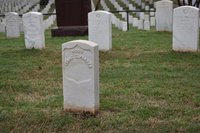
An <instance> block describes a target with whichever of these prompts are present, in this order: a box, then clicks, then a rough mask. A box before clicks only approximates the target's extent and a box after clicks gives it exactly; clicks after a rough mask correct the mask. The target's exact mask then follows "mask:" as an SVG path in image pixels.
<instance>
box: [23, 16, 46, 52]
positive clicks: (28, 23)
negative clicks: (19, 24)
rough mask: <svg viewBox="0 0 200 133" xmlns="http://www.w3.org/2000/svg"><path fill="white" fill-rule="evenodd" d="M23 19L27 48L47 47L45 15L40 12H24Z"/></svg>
mask: <svg viewBox="0 0 200 133" xmlns="http://www.w3.org/2000/svg"><path fill="white" fill-rule="evenodd" d="M22 19H23V29H24V38H25V46H26V48H27V49H32V48H35V49H42V48H45V37H44V28H43V15H42V14H41V13H39V12H29V13H26V14H24V15H23V18H22Z"/></svg>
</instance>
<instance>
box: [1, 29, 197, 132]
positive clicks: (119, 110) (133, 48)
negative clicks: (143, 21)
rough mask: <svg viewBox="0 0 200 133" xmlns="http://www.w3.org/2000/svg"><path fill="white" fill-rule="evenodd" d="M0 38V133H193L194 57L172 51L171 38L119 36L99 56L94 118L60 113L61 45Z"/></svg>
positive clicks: (131, 33)
mask: <svg viewBox="0 0 200 133" xmlns="http://www.w3.org/2000/svg"><path fill="white" fill-rule="evenodd" d="M21 36H22V37H21V38H19V39H6V37H5V34H2V33H1V34H0V132H1V133H6V132H19V133H22V132H36V133H38V132H65V133H66V132H69V133H73V132H74V133H80V132H82V133H86V132H87V133H94V132H99V133H102V132H109V133H118V132H119V133H127V132H130V133H132V132H152V133H155V132H187V133H188V132H194V133H196V132H199V131H200V52H198V53H176V52H173V51H172V50H171V49H172V48H171V47H172V46H171V45H172V35H171V33H166V32H164V33H161V32H155V31H154V30H152V31H146V32H145V31H138V30H136V29H133V28H131V29H130V31H128V32H121V31H118V30H117V29H115V28H113V50H112V51H110V52H100V113H99V114H98V115H97V116H96V117H94V116H89V115H87V114H82V115H81V114H72V113H68V112H65V111H63V95H62V68H61V44H62V43H64V42H67V41H70V40H75V39H87V37H63V38H52V37H51V35H50V31H47V32H46V49H44V50H26V49H25V46H24V39H23V35H21Z"/></svg>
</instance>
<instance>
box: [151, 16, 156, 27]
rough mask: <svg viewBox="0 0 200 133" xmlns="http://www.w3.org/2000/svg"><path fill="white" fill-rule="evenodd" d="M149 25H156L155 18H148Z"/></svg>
mask: <svg viewBox="0 0 200 133" xmlns="http://www.w3.org/2000/svg"><path fill="white" fill-rule="evenodd" d="M150 25H151V26H155V25H156V18H155V17H150Z"/></svg>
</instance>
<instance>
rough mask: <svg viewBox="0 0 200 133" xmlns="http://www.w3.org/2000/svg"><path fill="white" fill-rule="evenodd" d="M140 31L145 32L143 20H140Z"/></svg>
mask: <svg viewBox="0 0 200 133" xmlns="http://www.w3.org/2000/svg"><path fill="white" fill-rule="evenodd" d="M138 29H139V30H143V29H144V21H143V20H138Z"/></svg>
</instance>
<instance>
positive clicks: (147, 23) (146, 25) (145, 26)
mask: <svg viewBox="0 0 200 133" xmlns="http://www.w3.org/2000/svg"><path fill="white" fill-rule="evenodd" d="M144 30H150V22H149V21H144Z"/></svg>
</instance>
